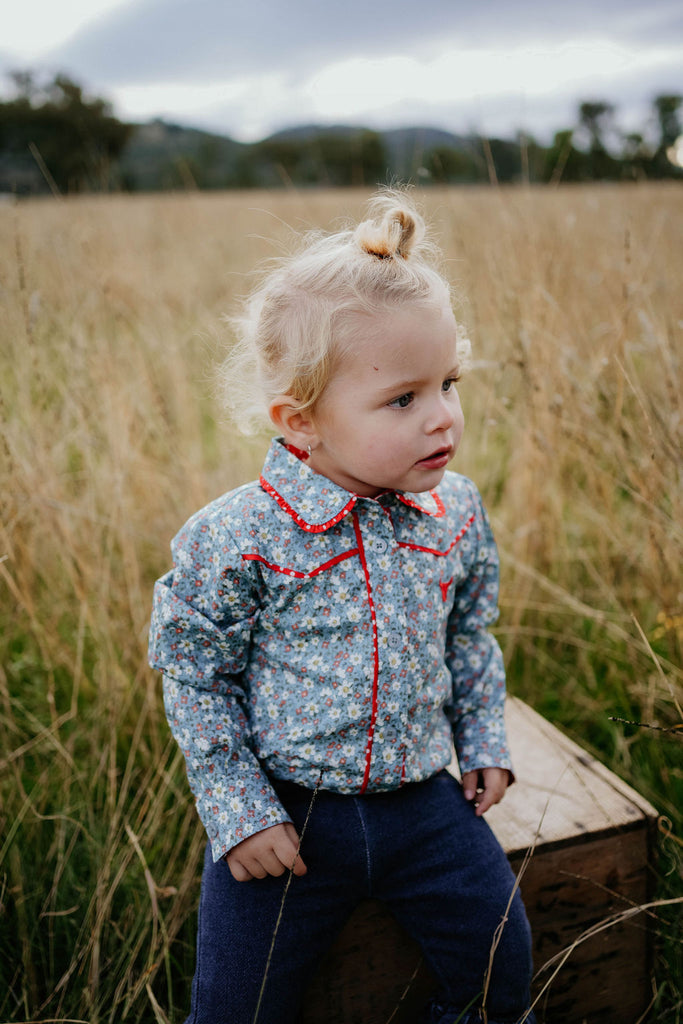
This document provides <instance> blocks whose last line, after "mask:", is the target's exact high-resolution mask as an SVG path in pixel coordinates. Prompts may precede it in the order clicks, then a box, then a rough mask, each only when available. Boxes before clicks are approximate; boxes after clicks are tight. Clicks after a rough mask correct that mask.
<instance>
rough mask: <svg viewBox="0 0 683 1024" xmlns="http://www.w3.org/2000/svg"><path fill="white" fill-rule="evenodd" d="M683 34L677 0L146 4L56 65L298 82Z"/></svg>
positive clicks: (117, 15)
mask: <svg viewBox="0 0 683 1024" xmlns="http://www.w3.org/2000/svg"><path fill="white" fill-rule="evenodd" d="M682 28H683V17H682V15H681V11H680V4H679V3H677V2H676V3H674V2H669V0H662V2H660V3H652V4H650V5H649V6H644V5H643V3H642V0H602V2H601V3H600V4H599V5H596V4H595V2H594V0H575V2H574V3H572V4H566V3H564V2H563V3H548V2H546V3H542V2H540V0H520V2H517V3H510V2H509V0H479V2H478V3H476V2H475V3H473V2H472V0H468V2H467V3H465V2H462V0H426V2H424V3H422V4H421V5H416V4H415V3H414V0H392V2H391V3H389V2H387V0H376V2H375V3H367V0H345V2H344V3H335V4H327V3H324V2H321V0H289V2H288V3H284V0H248V2H244V0H240V2H234V0H231V2H228V3H226V2H225V0H192V2H188V0H142V2H135V3H131V4H129V5H128V6H126V7H125V8H123V9H119V10H116V11H113V12H111V13H110V14H109V15H108V16H105V17H103V18H102V19H101V20H100V21H99V22H97V23H96V24H94V25H92V26H90V27H88V28H86V29H84V30H82V31H81V32H80V33H79V34H78V35H77V36H75V37H74V38H73V39H72V40H71V41H70V42H69V43H68V44H67V45H65V46H64V47H62V48H61V49H60V50H57V51H55V52H54V53H53V54H51V55H50V63H51V64H52V65H54V66H61V67H66V68H68V69H70V70H73V72H74V73H76V74H78V75H85V76H86V77H87V78H89V79H91V80H93V81H96V82H98V83H101V84H102V85H105V86H106V85H119V84H122V83H128V84H130V83H144V82H152V81H159V80H162V79H173V80H176V81H183V80H189V79H192V80H194V81H197V80H212V79H216V78H218V77H225V78H231V77H237V76H243V75H245V74H253V73H254V72H256V73H264V72H266V71H271V70H272V71H281V72H286V73H287V74H288V75H289V76H291V77H297V76H302V75H305V74H307V73H311V72H313V71H315V70H316V69H318V68H319V67H321V66H323V65H325V64H327V63H329V62H330V61H332V60H335V59H341V58H348V57H352V56H356V55H358V56H360V55H362V56H376V57H381V56H384V55H386V54H388V53H396V52H403V53H413V54H419V53H420V52H421V51H423V50H426V51H429V50H430V49H431V48H432V47H436V46H438V44H439V43H441V42H443V40H444V38H451V39H452V40H453V41H454V42H455V43H456V44H457V45H460V46H463V47H467V46H475V45H479V46H481V45H494V44H496V45H500V44H508V45H519V44H523V43H525V42H527V41H530V40H531V41H533V40H534V39H542V40H544V41H545V42H546V43H552V42H557V41H560V40H562V39H565V38H568V37H569V36H571V37H572V38H576V37H577V36H579V37H580V36H581V35H584V36H587V35H590V34H603V35H609V36H610V37H612V38H614V39H615V40H617V41H619V40H620V39H621V40H623V41H628V40H630V41H634V40H636V41H639V42H642V43H645V42H649V43H652V42H654V41H657V40H659V41H661V42H664V43H666V42H671V41H672V40H673V39H674V38H677V39H680V37H681V33H682Z"/></svg>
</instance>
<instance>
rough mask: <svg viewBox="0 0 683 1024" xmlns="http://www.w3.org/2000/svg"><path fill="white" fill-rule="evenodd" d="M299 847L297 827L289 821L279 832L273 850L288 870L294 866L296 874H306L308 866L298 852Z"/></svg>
mask: <svg viewBox="0 0 683 1024" xmlns="http://www.w3.org/2000/svg"><path fill="white" fill-rule="evenodd" d="M298 849H299V837H298V835H297V832H296V829H295V828H294V826H293V825H290V824H289V823H287V825H285V829H284V831H283V832H280V833H279V835H278V836H277V839H276V841H275V843H274V844H273V852H274V853H275V855H276V856H277V858H278V860H279V861H280V863H281V864H282V865H283V866H284V868H286V869H287V871H289V870H290V868H292V866H293V871H294V874H295V875H305V874H306V871H307V868H306V865H305V864H304V862H303V860H302V859H301V856H300V855H299V854H297V851H298Z"/></svg>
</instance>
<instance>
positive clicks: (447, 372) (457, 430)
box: [309, 303, 464, 497]
mask: <svg viewBox="0 0 683 1024" xmlns="http://www.w3.org/2000/svg"><path fill="white" fill-rule="evenodd" d="M358 325H359V326H358V330H357V333H356V334H355V335H354V336H353V338H352V341H351V344H350V346H349V350H348V351H347V353H346V354H345V355H344V357H343V359H342V361H341V365H340V366H339V368H338V369H337V372H336V373H335V374H334V376H333V377H332V379H331V380H330V382H329V384H328V385H327V387H326V388H325V391H324V392H323V394H322V396H321V398H320V399H319V400H318V402H317V403H316V406H315V409H314V412H313V423H314V428H315V438H314V441H315V443H314V444H313V445H312V447H313V451H312V454H311V457H310V462H309V464H310V466H311V467H312V469H314V470H315V471H316V472H318V473H322V474H323V475H324V476H326V477H328V478H329V479H330V480H333V481H334V482H335V483H337V484H341V485H342V486H343V487H345V488H346V489H347V490H349V491H353V492H355V493H356V494H362V495H365V496H368V497H374V496H375V495H377V494H380V493H381V492H382V491H384V490H400V491H413V492H419V491H427V490H431V489H432V488H433V487H436V486H437V484H438V483H439V482H440V481H441V479H442V477H443V475H444V473H445V471H446V464H447V463H448V462H449V460H450V459H451V458H452V457H453V455H455V452H456V450H457V448H458V445H459V443H460V438H461V437H462V432H463V427H464V418H463V414H462V408H461V406H460V399H459V397H458V393H457V391H456V386H455V379H456V378H457V377H458V376H459V365H458V357H457V355H456V334H455V319H454V317H453V313H452V311H451V309H450V307H449V306H448V305H447V304H445V303H444V305H443V306H438V305H436V304H435V305H434V306H431V307H428V308H425V307H417V306H406V307H399V308H397V309H395V310H392V311H391V312H387V313H381V314H380V313H378V314H377V315H376V316H374V317H372V318H371V319H365V318H360V317H359V319H358Z"/></svg>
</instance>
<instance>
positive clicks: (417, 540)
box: [150, 192, 534, 1024]
mask: <svg viewBox="0 0 683 1024" xmlns="http://www.w3.org/2000/svg"><path fill="white" fill-rule="evenodd" d="M239 331H240V334H241V340H240V344H239V346H238V347H237V349H236V351H235V353H233V355H232V357H231V358H230V360H229V361H228V366H227V370H226V373H225V379H226V382H227V384H228V388H227V390H228V392H229V396H228V397H229V399H230V402H231V404H232V405H233V406H234V407H235V408H237V409H238V410H239V409H240V402H242V408H241V412H239V415H241V417H243V419H244V418H246V417H247V416H248V415H249V414H251V412H253V395H250V394H249V389H248V387H247V384H246V378H245V374H244V372H243V370H242V369H241V366H242V362H240V360H243V359H244V357H245V355H246V356H249V357H251V358H252V360H253V363H254V368H255V377H254V379H255V380H256V386H257V389H258V393H259V397H260V398H261V401H262V405H263V407H264V410H265V412H267V414H268V416H269V417H270V420H271V421H272V423H273V425H274V426H275V428H276V431H277V433H278V437H276V439H275V440H273V441H272V443H271V445H270V450H269V451H268V454H267V456H266V460H265V464H264V467H263V471H262V473H261V477H260V479H259V480H258V481H255V482H253V483H249V484H246V485H244V486H243V487H239V488H237V489H236V490H234V491H232V492H230V493H228V494H226V495H224V496H223V497H221V498H218V499H217V500H216V501H214V502H212V503H211V504H210V505H208V506H207V507H206V508H204V509H202V510H201V511H199V512H197V513H196V514H195V515H194V516H193V517H192V518H191V519H190V520H189V522H188V523H187V524H186V525H185V526H184V527H183V528H182V530H181V531H180V533H179V534H178V535H177V537H176V538H175V540H174V541H173V545H172V548H173V560H174V568H173V569H172V570H171V571H170V572H168V573H167V574H166V575H165V576H164V577H163V578H162V579H160V580H159V581H158V583H157V585H156V588H155V599H154V611H153V618H152V628H151V638H150V663H151V664H152V665H153V666H154V667H155V668H157V669H159V670H160V671H161V672H162V673H163V688H164V701H165V707H166V713H167V716H168V720H169V723H170V726H171V729H172V731H173V734H174V736H175V738H176V739H177V741H178V743H179V744H180V746H181V748H182V750H183V753H184V755H185V758H186V762H187V774H188V778H189V782H190V786H191V788H192V791H193V793H194V796H195V799H196V802H197V810H198V812H199V815H200V817H201V820H202V822H203V824H204V827H205V829H206V832H207V834H208V839H209V843H208V846H207V854H206V860H205V865H204V874H203V878H202V890H201V899H200V909H199V925H198V940H197V962H196V971H195V976H194V982H193V989H192V1009H191V1012H190V1016H189V1018H188V1024H190V1022H191V1024H254V1022H256V1021H257V1020H258V1022H259V1024H294V1022H295V1021H296V1020H297V1018H298V1015H299V1011H300V1006H301V1000H302V995H303V992H304V990H305V986H306V983H307V981H308V980H309V979H310V977H311V974H312V973H313V972H314V970H315V967H316V965H317V963H318V962H319V960H320V958H321V956H322V955H323V953H324V952H325V950H326V949H327V948H328V947H329V945H330V943H331V942H332V940H333V939H334V938H335V936H336V934H337V932H338V931H339V929H340V928H341V927H342V925H343V924H344V921H345V920H346V919H347V918H348V916H349V914H350V913H351V912H352V910H353V909H354V907H355V906H356V905H357V903H358V902H359V901H360V900H362V899H363V898H366V897H372V898H375V899H379V900H383V901H384V902H385V903H386V904H387V906H388V907H389V908H390V910H391V911H392V912H393V914H394V915H395V917H396V919H397V920H398V921H399V922H400V924H401V925H402V926H403V927H404V928H405V929H406V931H407V932H409V933H410V934H411V935H412V936H413V937H414V938H415V939H416V940H417V941H418V943H419V944H420V946H421V948H422V950H423V953H424V957H425V960H426V962H427V964H428V965H429V967H430V969H431V971H432V972H433V974H434V975H435V977H436V978H437V979H438V982H439V985H440V991H439V993H438V996H437V998H436V1001H435V1002H434V1003H432V1004H431V1005H430V1006H429V1007H428V1008H426V1010H425V1018H424V1019H425V1020H428V1021H431V1022H434V1024H437V1022H438V1024H453V1022H455V1021H456V1020H458V1021H460V1022H462V1024H468V1022H474V1021H488V1022H489V1024H503V1022H505V1024H508V1022H510V1024H511V1022H515V1021H519V1020H527V1021H531V1022H533V1019H534V1018H533V1014H532V1013H531V1012H530V1011H528V1006H529V981H530V972H531V956H530V936H529V928H528V924H527V920H526V916H525V913H524V908H523V905H522V902H521V899H520V897H519V894H518V893H516V894H515V895H514V896H513V895H512V894H513V888H514V877H513V875H512V872H511V870H510V867H509V865H508V862H507V859H506V857H505V854H504V852H503V850H502V849H501V847H500V846H499V844H498V842H497V841H496V839H495V838H494V836H493V834H492V832H491V831H490V829H489V827H488V825H487V824H486V823H485V821H484V819H483V817H482V815H483V814H484V812H485V811H486V810H488V808H489V807H491V806H492V805H493V804H495V803H497V802H498V801H499V800H500V799H501V798H502V796H503V794H504V792H505V789H506V787H507V786H508V785H509V783H510V781H511V779H512V776H511V770H510V762H509V756H508V750H507V746H506V738H505V728H504V722H503V706H504V700H505V679H504V670H503V664H502V659H501V654H500V650H499V647H498V645H497V643H496V641H495V639H494V638H493V637H492V635H491V634H490V633H489V632H488V631H487V627H488V626H489V625H490V624H491V623H492V622H494V621H495V618H496V615H497V608H496V601H497V589H498V560H497V553H496V548H495V544H494V541H493V538H492V536H491V531H490V528H489V524H488V520H487V517H486V513H485V511H484V509H483V507H482V504H481V499H480V497H479V494H478V491H477V489H476V487H475V486H474V484H473V483H472V482H471V481H470V480H468V479H466V478H465V477H463V476H461V475H459V474H457V473H453V472H449V471H447V468H446V467H447V465H448V463H449V462H450V460H451V459H452V458H453V456H454V455H455V453H456V451H457V449H458V445H459V443H460V439H461V436H462V432H463V414H462V410H461V407H460V400H459V397H458V391H457V387H456V384H457V382H458V380H459V377H460V373H461V370H462V364H463V359H464V357H465V356H466V354H467V343H466V342H465V341H464V340H461V339H460V338H459V336H458V331H457V330H456V323H455V320H454V317H453V312H452V310H451V304H450V295H449V288H448V285H447V284H446V282H445V280H444V278H443V277H442V275H441V273H440V272H439V271H438V269H437V266H436V263H435V257H434V253H433V252H432V250H431V248H430V247H429V245H428V244H427V242H426V241H425V225H424V222H423V220H422V218H421V216H420V215H419V214H418V212H417V211H416V209H415V208H414V206H413V204H412V202H411V200H410V199H409V198H408V197H407V196H406V195H404V194H402V193H395V192H389V193H383V194H381V195H378V196H376V197H375V198H374V200H373V201H372V202H371V204H370V209H369V212H368V219H367V220H365V221H364V222H362V223H361V224H360V225H359V226H358V227H357V228H355V229H349V230H344V231H341V232H337V233H334V234H331V235H315V236H307V237H306V238H304V239H303V244H302V246H301V249H300V251H298V252H297V253H295V254H294V255H293V256H290V257H288V258H286V259H284V260H282V261H280V262H279V263H278V264H277V266H276V267H275V268H274V269H271V271H270V272H269V273H268V275H267V277H266V278H265V280H264V281H263V283H262V286H261V287H260V288H259V289H258V290H257V291H256V292H255V294H254V295H253V296H252V297H251V300H250V301H249V303H248V305H247V307H246V311H245V315H244V317H243V318H242V319H241V321H240V322H239ZM230 392H231V393H230ZM453 743H455V750H456V752H457V756H458V759H459V764H460V769H461V775H462V784H460V783H459V782H457V781H456V779H455V778H454V777H453V776H452V775H451V774H449V773H448V772H447V771H446V766H447V765H448V764H449V762H450V761H451V756H452V749H453ZM288 880H289V882H290V885H289V888H288V890H287V895H286V899H285V900H284V902H283V892H284V888H285V885H286V884H287V882H288ZM281 909H282V913H281V916H280V912H281ZM503 919H505V921H504V925H502V922H503ZM276 925H277V929H276ZM274 934H275V935H276V939H275V943H274V946H273V948H272V951H271V943H272V938H273V935H274ZM496 936H497V939H498V940H499V941H498V942H497V946H496V945H495V942H494V937H496ZM492 948H495V952H494V954H493V956H492V957H491V950H492ZM266 965H268V967H267V970H266ZM264 977H265V984H264Z"/></svg>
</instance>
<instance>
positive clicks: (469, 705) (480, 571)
mask: <svg viewBox="0 0 683 1024" xmlns="http://www.w3.org/2000/svg"><path fill="white" fill-rule="evenodd" d="M472 488H473V491H474V495H473V502H474V519H473V523H472V526H471V527H470V529H469V530H468V531H467V534H466V535H465V537H464V538H463V540H462V542H461V548H460V550H461V557H462V560H463V565H464V567H465V569H466V576H465V579H464V580H463V582H462V583H461V584H460V586H459V587H458V589H457V591H456V594H455V601H454V605H453V610H452V612H451V614H450V617H449V621H448V628H447V635H446V664H447V665H448V668H449V670H450V672H451V675H452V677H453V704H452V707H450V708H447V713H448V716H449V718H450V719H451V722H452V724H453V738H454V742H455V749H456V753H457V755H458V761H459V764H460V769H461V771H462V772H463V773H464V772H467V771H473V770H475V769H479V768H487V767H500V768H508V769H509V768H510V754H509V750H508V746H507V739H506V734H505V720H504V708H505V668H504V666H503V658H502V654H501V650H500V647H499V646H498V642H497V640H496V638H495V637H494V636H493V635H492V634H491V633H490V632H489V626H491V625H492V624H493V623H494V622H495V621H496V619H497V617H498V578H499V567H498V552H497V549H496V545H495V541H494V539H493V535H492V533H491V528H490V525H489V521H488V517H487V515H486V512H485V510H484V508H483V506H482V503H481V498H480V497H479V494H478V492H477V491H476V488H475V487H474V485H472Z"/></svg>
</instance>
